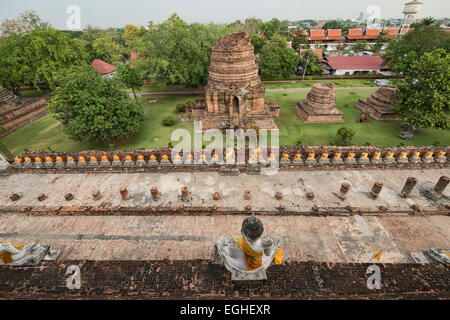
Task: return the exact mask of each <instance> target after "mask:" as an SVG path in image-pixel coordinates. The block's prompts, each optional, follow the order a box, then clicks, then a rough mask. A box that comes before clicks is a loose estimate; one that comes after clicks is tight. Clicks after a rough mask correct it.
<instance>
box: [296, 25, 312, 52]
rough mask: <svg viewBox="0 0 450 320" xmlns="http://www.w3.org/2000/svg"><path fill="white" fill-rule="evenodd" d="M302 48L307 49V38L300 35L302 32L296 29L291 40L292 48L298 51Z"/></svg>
mask: <svg viewBox="0 0 450 320" xmlns="http://www.w3.org/2000/svg"><path fill="white" fill-rule="evenodd" d="M303 46H305V47H309V41H308V37H307V36H306V35H305V34H303V33H302V30H300V29H297V30H296V31H295V34H294V35H293V38H292V48H294V50H295V51H299V50H300V48H302V47H303Z"/></svg>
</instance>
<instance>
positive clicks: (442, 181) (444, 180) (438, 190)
mask: <svg viewBox="0 0 450 320" xmlns="http://www.w3.org/2000/svg"><path fill="white" fill-rule="evenodd" d="M449 182H450V178H449V177H446V176H442V177H440V178H439V181H438V182H437V183H436V185H435V186H434V189H433V191H431V196H432V197H433V198H434V199H440V198H441V196H442V193H444V190H445V188H446V187H447V185H448V183H449Z"/></svg>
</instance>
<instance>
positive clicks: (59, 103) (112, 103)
mask: <svg viewBox="0 0 450 320" xmlns="http://www.w3.org/2000/svg"><path fill="white" fill-rule="evenodd" d="M47 108H48V110H49V111H50V112H51V113H52V114H53V115H54V117H55V118H56V119H58V120H59V121H61V124H62V125H63V130H64V132H65V133H67V134H68V135H69V137H70V138H71V139H73V140H76V141H81V142H87V143H99V144H100V143H106V142H108V141H112V140H117V139H121V138H124V137H128V136H132V135H135V134H136V133H138V131H139V129H140V127H141V124H142V122H143V120H144V112H143V110H142V107H141V106H140V105H139V103H138V102H137V101H136V100H133V99H131V98H130V97H129V96H128V94H127V93H126V92H125V91H123V90H121V89H120V88H119V86H118V83H117V81H116V80H114V79H110V78H107V77H102V76H101V75H100V74H99V73H98V72H96V71H95V70H94V69H93V68H91V67H90V66H85V67H72V68H70V70H68V72H66V73H63V74H60V76H59V78H58V87H57V89H56V90H55V92H54V96H53V98H52V99H51V100H50V101H49V103H48V104H47Z"/></svg>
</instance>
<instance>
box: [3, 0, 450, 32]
mask: <svg viewBox="0 0 450 320" xmlns="http://www.w3.org/2000/svg"><path fill="white" fill-rule="evenodd" d="M0 1H1V2H2V4H1V6H0V8H1V9H0V21H3V20H4V19H12V18H16V17H17V16H18V15H19V13H20V12H23V11H24V10H30V9H33V10H35V11H36V12H37V13H38V14H39V15H40V17H41V18H42V20H44V21H48V22H50V24H51V25H52V26H53V27H55V28H58V29H66V26H67V20H68V18H69V16H70V14H68V13H66V11H67V8H68V7H69V6H70V5H77V6H78V7H79V8H80V22H81V27H82V28H84V27H85V26H87V25H89V24H90V25H94V26H97V27H103V28H106V27H123V26H125V25H126V24H134V25H137V26H142V25H143V26H147V25H148V21H153V22H155V23H159V22H162V21H164V20H166V19H167V18H168V17H169V16H170V15H171V14H172V13H177V14H178V15H179V16H181V18H182V19H183V20H185V21H187V22H190V23H191V22H200V23H209V22H214V23H229V22H233V21H235V20H238V19H240V20H245V18H249V17H257V18H260V19H262V20H264V21H266V20H270V19H272V18H273V17H276V18H278V19H280V20H284V19H288V20H300V19H333V18H343V19H347V18H350V19H355V18H357V17H358V16H359V14H360V12H361V11H363V12H366V10H367V9H368V8H369V6H373V5H375V6H378V7H379V8H380V16H381V18H384V19H387V18H400V17H402V16H403V14H402V9H403V5H404V4H405V3H406V2H408V1H409V0H219V1H218V0H120V1H119V0H13V1H11V0H0ZM421 1H422V2H423V3H424V5H423V7H422V10H421V12H420V14H419V15H418V17H429V16H432V17H435V18H444V17H450V1H449V0H421Z"/></svg>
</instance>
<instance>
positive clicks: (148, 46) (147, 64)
mask: <svg viewBox="0 0 450 320" xmlns="http://www.w3.org/2000/svg"><path fill="white" fill-rule="evenodd" d="M229 31H230V30H228V29H227V28H224V27H221V26H217V25H202V24H199V23H193V24H187V23H186V22H184V21H183V20H182V19H181V18H180V17H179V16H177V15H176V14H174V15H172V16H171V17H170V18H169V19H168V20H167V21H164V22H163V23H162V24H160V25H159V26H158V27H155V26H154V25H153V24H152V23H150V25H149V27H148V30H146V31H145V33H144V34H143V36H142V38H141V39H139V41H138V42H135V43H133V46H132V48H133V51H138V52H139V56H140V57H142V58H141V59H139V60H137V61H135V62H134V63H133V66H136V68H137V69H138V71H139V72H140V73H141V75H142V77H143V79H157V80H159V81H160V82H161V83H178V84H184V85H188V86H196V85H199V84H206V82H207V80H208V67H209V64H210V57H211V52H212V47H213V46H214V45H215V44H216V42H217V40H218V39H219V38H220V37H221V36H223V35H225V34H226V33H228V32H229Z"/></svg>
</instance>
